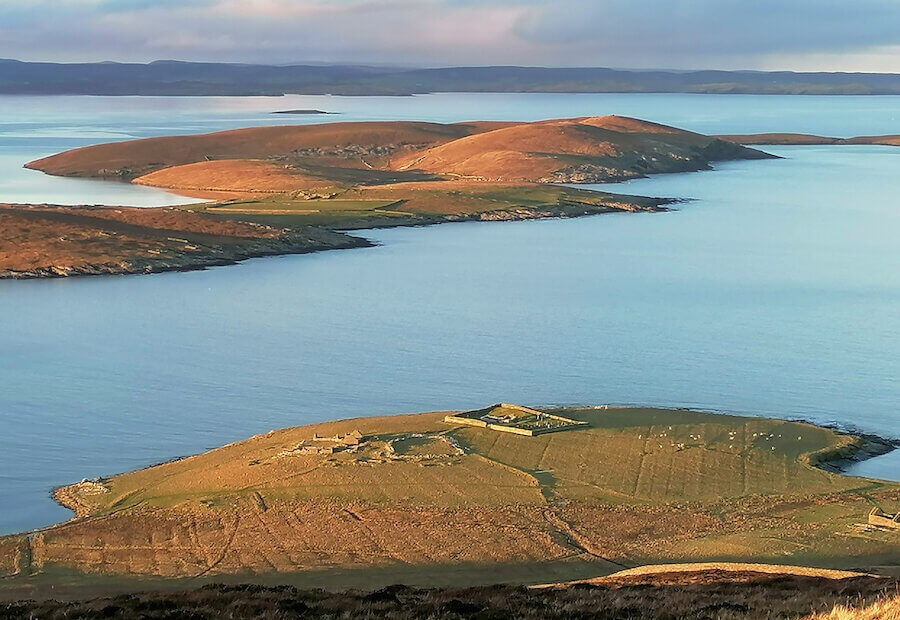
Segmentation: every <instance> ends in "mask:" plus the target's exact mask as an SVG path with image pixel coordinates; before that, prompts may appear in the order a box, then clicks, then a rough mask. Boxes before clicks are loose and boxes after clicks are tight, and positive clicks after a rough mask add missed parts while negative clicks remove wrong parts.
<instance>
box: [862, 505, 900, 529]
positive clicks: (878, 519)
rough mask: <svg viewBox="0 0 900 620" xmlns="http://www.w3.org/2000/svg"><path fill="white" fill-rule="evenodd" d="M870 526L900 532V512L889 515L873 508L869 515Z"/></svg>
mask: <svg viewBox="0 0 900 620" xmlns="http://www.w3.org/2000/svg"><path fill="white" fill-rule="evenodd" d="M869 525H874V526H875V527H883V528H888V529H891V530H900V512H897V513H894V514H888V513H886V512H882V511H881V510H880V509H878V508H873V509H872V511H871V512H870V513H869Z"/></svg>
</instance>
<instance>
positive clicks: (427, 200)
mask: <svg viewBox="0 0 900 620" xmlns="http://www.w3.org/2000/svg"><path fill="white" fill-rule="evenodd" d="M665 203H666V201H665V200H658V199H653V198H640V197H634V196H622V195H617V194H609V193H604V192H595V191H589V190H582V189H573V188H568V187H561V186H549V185H529V184H522V185H517V186H510V185H506V184H494V183H483V184H472V183H454V182H451V181H443V182H425V183H400V184H396V185H382V186H374V187H368V186H366V187H357V188H354V189H347V190H342V191H340V192H339V193H337V195H336V196H334V197H332V198H313V199H310V198H306V197H303V196H298V195H296V193H290V192H289V193H282V194H273V195H269V196H264V197H257V198H250V199H245V200H232V201H227V202H223V203H212V204H208V205H205V206H204V205H200V206H198V205H190V206H187V207H184V209H185V210H190V211H199V212H205V213H206V214H208V215H215V216H219V217H222V218H227V219H232V220H238V221H248V222H254V223H258V224H265V225H269V226H275V227H289V226H324V227H330V228H337V229H347V228H365V227H371V226H392V225H408V224H433V223H439V222H443V221H452V220H459V219H531V218H539V217H572V216H576V215H585V214H591V213H606V212H611V211H624V212H629V211H654V210H658V209H659V208H660V206H661V205H662V204H665Z"/></svg>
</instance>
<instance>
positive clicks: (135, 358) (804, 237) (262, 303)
mask: <svg viewBox="0 0 900 620" xmlns="http://www.w3.org/2000/svg"><path fill="white" fill-rule="evenodd" d="M301 107H303V108H307V107H313V108H319V109H324V110H330V111H337V112H341V113H342V115H341V116H339V117H325V118H327V120H334V119H340V120H357V119H363V118H373V119H392V118H410V119H413V118H418V119H427V120H444V121H452V120H464V119H473V118H510V119H537V118H551V117H564V116H579V115H596V114H608V113H619V114H629V115H632V116H639V117H644V118H650V119H653V120H658V121H662V122H666V123H672V124H677V125H680V126H683V127H686V128H688V129H694V130H698V131H703V132H722V133H727V132H760V131H808V132H817V133H822V134H828V135H839V136H846V135H855V134H863V133H866V134H872V133H900V121H898V120H897V118H896V114H897V111H898V110H900V99H898V98H891V97H873V98H865V97H859V98H857V97H848V98H805V97H784V98H782V97H732V96H727V97H715V96H690V95H649V96H647V95H598V96H592V95H456V94H454V95H433V96H427V97H412V98H333V97H291V98H278V99H264V98H260V99H257V98H254V99H149V100H148V99H137V98H135V99H131V98H126V99H107V98H67V97H59V98H12V97H10V98H5V97H0V119H3V120H2V121H0V152H2V154H3V155H2V158H0V201H4V200H5V201H11V200H19V201H28V202H43V201H55V202H69V203H84V202H88V203H102V202H105V201H115V202H117V203H119V204H125V203H127V204H138V205H150V204H161V203H165V202H169V201H171V200H173V198H172V197H171V196H169V195H166V194H164V193H159V192H153V193H152V194H150V193H145V192H144V191H143V190H144V189H145V188H133V187H130V186H127V185H119V184H103V183H95V182H90V181H76V182H73V181H71V180H59V179H53V178H50V177H46V176H43V175H40V174H39V173H34V172H30V171H22V170H20V169H19V165H20V163H23V162H24V161H27V160H28V159H30V158H33V157H35V156H40V155H44V154H49V153H52V152H56V151H59V150H61V149H63V148H72V147H75V146H80V145H84V144H88V143H93V142H98V141H107V140H110V139H120V138H121V139H124V138H128V137H144V136H151V135H162V134H172V133H189V132H197V131H213V130H218V129H226V128H229V127H237V126H248V125H258V124H263V123H267V122H268V123H276V122H308V121H314V122H320V121H321V120H322V117H303V118H297V117H289V118H286V117H283V116H272V115H270V114H269V112H271V111H272V110H277V109H290V108H301ZM60 118H63V119H65V120H64V121H60V120H59V119H60ZM770 151H772V152H775V153H776V154H778V155H781V156H783V157H784V159H782V160H776V161H759V162H736V163H728V164H722V165H720V166H717V168H716V170H715V171H712V172H702V173H694V174H684V175H664V176H659V177H655V178H652V179H643V180H638V181H632V182H629V183H624V184H619V185H617V186H614V187H615V189H616V190H617V191H623V192H632V193H637V194H647V195H661V196H678V197H685V198H692V199H694V200H692V201H690V202H686V203H684V204H682V205H680V206H679V208H678V210H677V211H675V212H671V213H665V214H646V215H629V214H622V215H618V214H617V215H602V216H596V217H590V218H581V219H576V220H552V221H540V222H519V223H490V224H482V223H467V224H452V225H451V224H448V225H442V226H436V227H430V228H417V229H397V230H386V231H375V232H366V233H364V234H365V235H366V236H368V237H370V238H372V239H373V240H375V241H377V242H378V243H379V245H378V247H375V248H370V249H361V250H352V251H343V252H329V253H322V254H315V255H307V256H288V257H278V258H267V259H258V260H251V261H247V262H245V263H243V264H241V265H237V266H232V267H224V268H216V269H211V270H208V271H203V272H193V273H170V274H159V275H153V276H142V277H102V278H82V279H69V280H45V281H23V282H0V317H2V321H0V532H12V531H16V530H22V529H28V528H33V527H38V526H42V525H46V524H49V523H52V522H55V521H58V520H61V519H65V518H67V517H68V513H67V512H66V511H64V510H62V509H61V508H59V507H57V506H55V504H53V502H52V501H51V500H50V497H49V493H50V491H51V489H52V488H54V487H55V486H58V485H61V484H65V483H69V482H73V481H77V480H80V479H81V478H91V477H94V476H103V475H109V474H114V473H117V472H122V471H127V470H131V469H134V468H137V467H142V466H146V465H149V464H152V463H156V462H160V461H163V460H167V459H170V458H172V457H176V456H181V455H187V454H191V453H196V452H198V451H202V450H205V449H208V448H212V447H215V446H218V445H221V444H223V443H226V442H230V441H234V440H238V439H242V438H245V437H247V436H249V435H252V434H255V433H261V432H266V431H268V430H270V429H273V428H279V427H284V426H290V425H299V424H307V423H311V422H316V421H322V420H328V419H334V418H341V417H347V416H363V415H375V414H389V413H400V412H412V411H423V410H437V409H455V408H468V407H476V406H480V405H484V404H486V403H490V402H495V401H498V400H504V401H514V402H522V403H525V404H532V405H541V404H599V403H616V404H650V405H658V406H679V407H698V408H703V409H709V410H723V411H731V412H739V413H748V414H760V415H769V416H777V417H786V418H804V419H809V420H814V421H817V422H825V423H835V424H840V425H842V426H845V427H851V428H857V429H860V430H863V431H867V432H873V433H879V434H882V435H887V436H892V437H900V430H898V429H900V414H898V411H897V403H898V402H900V198H898V196H900V176H898V174H897V171H898V170H900V149H892V148H890V147H867V146H866V147H795V148H778V149H770ZM17 179H20V180H24V179H27V183H25V182H24V181H23V182H22V183H20V182H19V181H18V180H17ZM605 187H609V186H605ZM150 191H152V190H150ZM62 198H65V200H63V199H62ZM0 234H2V233H0ZM854 473H859V474H861V475H876V476H881V477H887V478H893V479H900V458H898V457H897V453H894V454H892V455H888V456H886V457H882V458H879V459H873V460H871V461H868V462H866V463H865V464H863V465H861V466H860V467H858V468H857V470H856V471H855V472H854Z"/></svg>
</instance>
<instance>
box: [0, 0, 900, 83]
mask: <svg viewBox="0 0 900 620" xmlns="http://www.w3.org/2000/svg"><path fill="white" fill-rule="evenodd" d="M898 24H900V0H845V1H842V2H836V1H833V0H644V1H639V0H638V1H635V0H572V1H569V2H559V1H550V0H517V1H514V0H506V1H502V0H501V1H498V2H476V1H475V0H368V1H367V0H331V1H325V0H28V1H9V0H0V57H5V58H20V59H23V60H52V61H96V60H119V61H148V60H155V59H164V58H165V59H168V58H174V59H182V60H205V61H235V62H271V63H287V62H356V63H389V64H402V65H416V66H422V65H431V66H438V65H473V64H476V65H482V64H527V65H546V66H612V67H633V68H674V69H689V68H722V69H794V70H834V71H885V72H900V27H898Z"/></svg>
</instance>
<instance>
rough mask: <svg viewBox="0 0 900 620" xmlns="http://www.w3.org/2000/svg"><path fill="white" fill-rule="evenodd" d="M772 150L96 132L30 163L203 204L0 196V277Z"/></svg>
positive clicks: (260, 243) (468, 133)
mask: <svg viewBox="0 0 900 620" xmlns="http://www.w3.org/2000/svg"><path fill="white" fill-rule="evenodd" d="M767 157H771V156H770V155H767V154H765V153H763V152H761V151H757V150H753V149H750V148H747V147H744V146H739V145H736V144H733V143H731V142H728V141H724V140H720V139H717V138H713V137H709V136H703V135H700V134H696V133H691V132H687V131H682V130H680V129H675V128H672V127H666V126H663V125H658V124H655V123H650V122H646V121H639V120H635V119H630V118H624V117H617V116H608V117H601V118H578V119H566V120H554V121H542V122H535V123H501V122H470V123H457V124H449V125H443V124H437V123H418V122H369V123H330V124H323V125H313V126H291V127H261V128H255V129H243V130H237V131H227V132H222V133H216V134H208V135H198V136H185V137H170V138H153V139H148V140H137V141H132V142H121V143H114V144H103V145H99V146H92V147H87V148H82V149H76V150H74V151H68V152H66V153H61V154H59V155H54V156H52V157H48V158H45V159H42V160H39V161H35V162H32V163H30V164H28V167H29V168H33V169H36V170H42V171H44V172H46V173H48V174H54V175H65V176H77V177H85V178H104V179H117V180H121V181H128V182H133V183H137V184H142V185H151V186H155V187H161V188H166V189H169V190H171V191H174V192H177V193H180V194H183V195H186V196H193V197H200V198H203V199H207V200H210V201H211V202H209V203H206V204H203V205H199V206H198V205H190V206H186V207H180V208H158V209H127V208H103V207H59V206H31V205H29V206H23V205H2V206H0V225H2V226H3V229H4V232H5V234H4V236H3V239H2V240H0V277H13V278H25V277H45V276H64V275H82V274H101V273H146V272H154V271H167V270H178V269H197V268H202V267H206V266H210V265H222V264H228V263H233V262H235V261H239V260H242V259H245V258H249V257H253V256H266V255H271V254H288V253H299V252H312V251H317V250H323V249H332V248H347V247H359V246H363V245H367V242H366V241H365V240H362V239H358V238H355V237H352V236H349V235H347V234H345V233H343V232H340V231H346V230H353V229H364V228H375V227H386V226H410V225H423V224H437V223H441V222H455V221H465V220H483V221H497V220H520V219H535V218H547V217H576V216H581V215H592V214H598V213H609V212H623V211H624V212H652V211H659V210H663V209H664V205H665V204H667V203H669V202H671V201H670V200H666V199H659V198H643V197H637V196H623V195H617V194H609V193H605V192H597V191H590V190H585V189H574V188H571V187H566V186H563V185H561V184H563V183H567V184H568V183H601V182H608V181H619V180H622V179H630V178H635V177H641V176H645V175H647V174H654V173H666V172H684V171H695V170H704V169H707V168H709V166H710V163H711V162H715V161H720V160H729V159H760V158H767Z"/></svg>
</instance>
